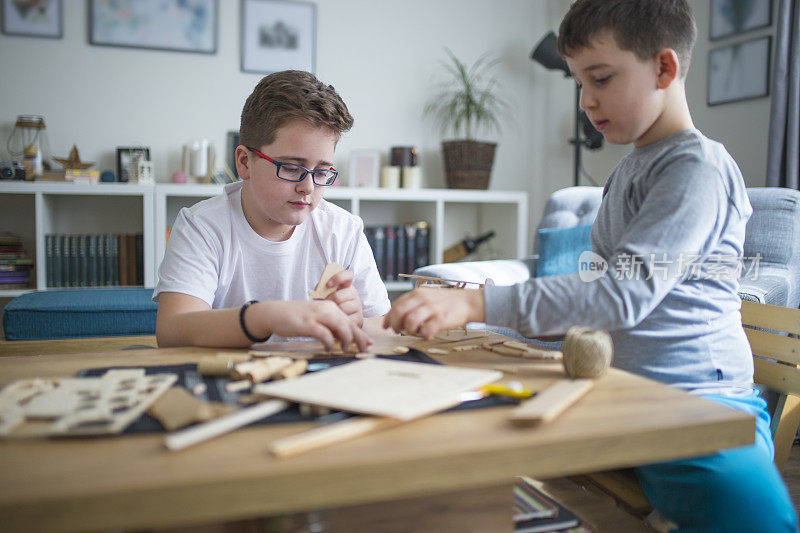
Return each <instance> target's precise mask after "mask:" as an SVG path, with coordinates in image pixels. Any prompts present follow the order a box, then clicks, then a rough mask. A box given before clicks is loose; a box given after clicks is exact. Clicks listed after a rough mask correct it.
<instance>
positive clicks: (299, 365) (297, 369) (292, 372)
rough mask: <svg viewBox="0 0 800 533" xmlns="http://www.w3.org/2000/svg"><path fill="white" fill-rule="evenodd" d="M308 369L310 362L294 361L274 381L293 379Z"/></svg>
mask: <svg viewBox="0 0 800 533" xmlns="http://www.w3.org/2000/svg"><path fill="white" fill-rule="evenodd" d="M306 368H308V361H307V360H306V359H298V360H296V361H293V362H292V363H290V364H289V365H288V366H286V367H284V368H283V369H282V370H280V371H279V372H278V373H277V374H275V375H274V376H273V377H272V379H292V378H296V377H297V376H300V375H302V374H304V373H305V371H306Z"/></svg>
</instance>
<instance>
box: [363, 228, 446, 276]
mask: <svg viewBox="0 0 800 533" xmlns="http://www.w3.org/2000/svg"><path fill="white" fill-rule="evenodd" d="M364 233H365V234H366V236H367V241H368V242H369V245H370V247H371V248H372V253H373V255H374V256H375V263H376V264H377V265H378V272H379V273H380V275H381V279H383V280H384V281H389V280H396V279H401V278H399V277H398V274H411V273H412V272H413V271H414V269H416V268H419V267H422V266H425V265H427V264H430V243H431V235H430V225H429V224H428V223H427V222H415V223H413V224H403V225H400V226H367V227H365V228H364Z"/></svg>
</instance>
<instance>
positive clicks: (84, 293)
mask: <svg viewBox="0 0 800 533" xmlns="http://www.w3.org/2000/svg"><path fill="white" fill-rule="evenodd" d="M152 296H153V289H145V288H141V287H130V288H120V289H74V290H48V291H34V292H29V293H26V294H23V295H21V296H18V297H16V298H14V299H13V300H11V301H10V302H9V303H8V305H6V308H5V312H4V314H3V330H4V331H5V336H6V340H10V341H14V340H33V339H64V338H69V337H115V336H122V335H153V334H155V331H156V312H157V310H158V304H156V303H155V302H153V300H152V299H151V298H152Z"/></svg>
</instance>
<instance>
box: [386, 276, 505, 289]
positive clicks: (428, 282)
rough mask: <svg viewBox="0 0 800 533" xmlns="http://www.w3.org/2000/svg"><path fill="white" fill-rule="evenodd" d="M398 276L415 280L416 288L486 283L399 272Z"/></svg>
mask: <svg viewBox="0 0 800 533" xmlns="http://www.w3.org/2000/svg"><path fill="white" fill-rule="evenodd" d="M398 276H400V277H403V278H409V279H411V280H414V288H415V289H417V288H419V287H420V286H430V287H453V288H456V289H464V288H466V286H467V285H477V286H478V287H483V286H484V283H478V282H477V281H462V280H459V279H445V278H434V277H430V276H417V275H415V274H398ZM492 284H494V282H492Z"/></svg>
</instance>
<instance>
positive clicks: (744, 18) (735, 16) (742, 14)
mask: <svg viewBox="0 0 800 533" xmlns="http://www.w3.org/2000/svg"><path fill="white" fill-rule="evenodd" d="M770 24H772V0H711V28H710V29H709V37H710V38H711V39H712V40H714V39H722V38H723V37H728V36H731V35H737V34H739V33H744V32H746V31H750V30H755V29H758V28H763V27H766V26H769V25H770Z"/></svg>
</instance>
